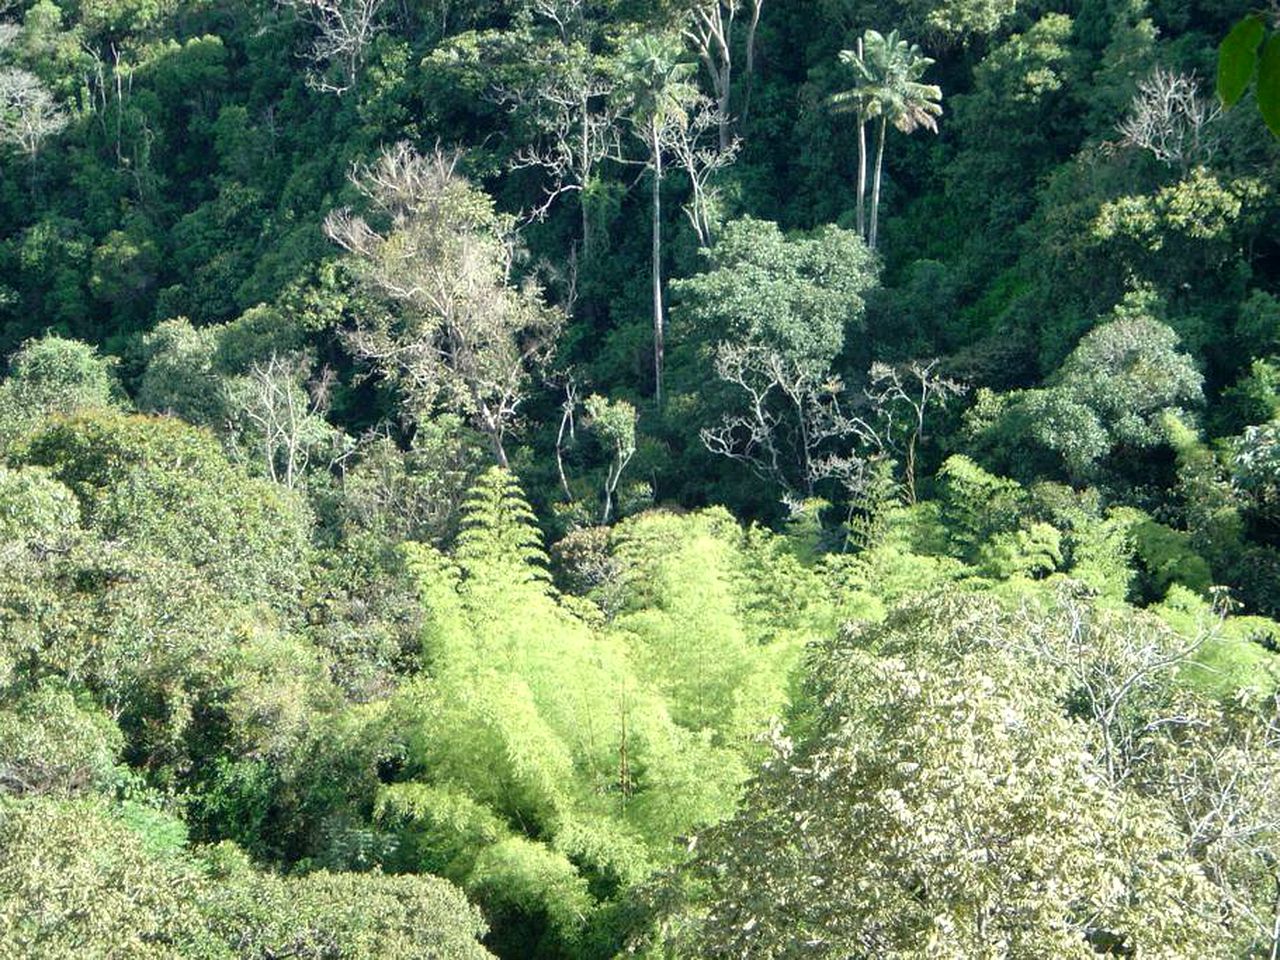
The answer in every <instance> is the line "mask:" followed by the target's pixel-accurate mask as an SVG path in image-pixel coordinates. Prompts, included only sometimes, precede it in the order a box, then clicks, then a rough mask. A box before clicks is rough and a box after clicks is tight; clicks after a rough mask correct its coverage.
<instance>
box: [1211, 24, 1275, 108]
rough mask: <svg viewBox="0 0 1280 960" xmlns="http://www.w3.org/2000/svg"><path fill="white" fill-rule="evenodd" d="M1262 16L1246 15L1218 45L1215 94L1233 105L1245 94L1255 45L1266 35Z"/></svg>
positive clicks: (1255, 62) (1254, 60)
mask: <svg viewBox="0 0 1280 960" xmlns="http://www.w3.org/2000/svg"><path fill="white" fill-rule="evenodd" d="M1266 32H1267V30H1266V27H1265V26H1264V25H1263V22H1262V18H1261V17H1257V16H1253V17H1245V18H1244V19H1243V20H1241V21H1240V22H1239V23H1237V24H1236V25H1235V26H1234V27H1233V28H1232V29H1231V32H1230V33H1228V34H1227V36H1226V39H1225V40H1223V41H1222V43H1221V44H1220V45H1219V47H1218V96H1219V97H1220V98H1221V99H1222V102H1223V103H1224V104H1225V105H1226V106H1228V107H1233V106H1235V105H1236V103H1237V102H1238V101H1239V99H1240V98H1241V97H1242V96H1244V92H1245V90H1246V89H1247V88H1248V86H1249V81H1250V80H1252V79H1253V72H1254V70H1255V68H1256V67H1257V65H1258V48H1259V47H1260V46H1262V40H1263V38H1264V37H1265V36H1266Z"/></svg>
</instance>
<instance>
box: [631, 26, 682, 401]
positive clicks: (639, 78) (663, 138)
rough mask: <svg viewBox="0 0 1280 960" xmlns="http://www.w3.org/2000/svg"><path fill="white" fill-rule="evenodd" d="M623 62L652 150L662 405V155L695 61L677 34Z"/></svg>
mask: <svg viewBox="0 0 1280 960" xmlns="http://www.w3.org/2000/svg"><path fill="white" fill-rule="evenodd" d="M622 63H623V66H624V69H625V71H626V80H625V82H624V86H625V89H626V94H627V101H628V105H629V117H630V120H631V123H632V126H633V129H634V130H635V133H636V136H637V137H639V138H640V139H641V140H642V141H643V142H644V144H645V147H646V149H647V150H648V151H649V159H648V161H647V165H648V167H649V169H650V171H651V173H652V175H653V176H652V183H653V264H652V270H653V374H654V399H655V400H656V402H657V403H658V405H659V406H661V405H662V364H663V353H664V349H665V348H664V340H665V335H664V329H665V321H664V317H663V309H662V158H663V154H664V153H665V152H666V150H667V148H668V140H669V131H670V130H671V129H672V127H673V126H675V127H681V126H684V125H686V124H687V123H688V121H689V114H688V107H689V105H690V104H691V103H692V102H693V101H694V100H695V99H697V97H698V88H697V86H696V85H695V83H694V81H693V78H694V77H695V75H696V73H697V69H698V68H697V65H696V64H694V63H692V62H690V61H689V60H688V59H686V57H685V53H684V47H683V45H682V44H681V43H680V41H679V40H678V39H677V38H674V37H663V36H656V35H649V34H646V35H644V36H640V37H637V38H635V39H634V40H632V41H631V43H630V44H629V45H628V47H627V49H626V51H625V53H624V56H623V58H622Z"/></svg>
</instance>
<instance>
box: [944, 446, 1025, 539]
mask: <svg viewBox="0 0 1280 960" xmlns="http://www.w3.org/2000/svg"><path fill="white" fill-rule="evenodd" d="M938 477H939V479H940V480H941V481H942V492H943V500H942V503H943V506H942V516H941V518H940V519H941V521H942V523H943V526H944V529H945V530H946V531H947V535H948V537H950V539H951V541H952V543H953V544H954V545H955V548H956V550H957V551H958V552H959V553H960V554H961V555H962V556H965V557H969V558H972V557H974V556H975V555H976V553H977V551H978V549H979V548H980V546H981V545H982V544H983V543H984V542H985V541H987V540H988V539H990V538H991V537H993V536H997V535H1005V534H1011V533H1013V532H1014V531H1015V530H1016V529H1017V527H1018V524H1019V521H1020V519H1021V516H1022V513H1023V510H1024V502H1023V501H1024V498H1025V496H1026V494H1025V493H1024V491H1023V490H1022V489H1021V488H1020V487H1019V486H1018V484H1017V483H1016V482H1014V481H1013V480H1008V479H1006V478H1003V477H997V476H995V475H993V474H990V473H988V472H987V471H986V470H983V469H982V468H981V467H979V466H978V465H977V464H976V463H974V462H973V461H972V460H970V459H969V458H968V457H964V456H954V457H950V458H949V459H948V460H947V462H946V463H944V464H943V465H942V469H941V470H940V471H939V472H938Z"/></svg>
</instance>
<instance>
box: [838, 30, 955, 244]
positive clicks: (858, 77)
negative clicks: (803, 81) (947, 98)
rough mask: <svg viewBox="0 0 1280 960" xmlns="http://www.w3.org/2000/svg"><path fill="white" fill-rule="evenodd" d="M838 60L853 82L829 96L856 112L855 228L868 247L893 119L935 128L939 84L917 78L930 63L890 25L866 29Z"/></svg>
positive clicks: (874, 235) (902, 126)
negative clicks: (870, 129)
mask: <svg viewBox="0 0 1280 960" xmlns="http://www.w3.org/2000/svg"><path fill="white" fill-rule="evenodd" d="M840 62H841V63H843V64H846V65H847V66H849V67H851V68H853V72H854V85H853V87H851V88H850V89H848V90H842V91H840V92H839V93H837V94H835V95H834V96H832V97H831V98H830V100H829V101H828V102H829V104H830V105H831V107H832V109H833V110H834V111H835V112H837V113H850V112H853V113H856V114H857V117H858V230H859V232H860V233H862V234H863V236H864V237H866V239H867V243H868V245H869V246H870V247H871V249H873V250H874V249H875V248H876V243H877V241H878V240H879V228H880V184H881V179H882V174H883V170H884V143H885V138H886V135H887V134H888V129H889V124H890V123H892V124H893V125H894V126H895V127H896V128H897V129H899V130H901V131H902V132H903V133H906V134H911V133H914V132H915V131H916V130H919V129H920V128H921V127H923V128H925V129H926V130H929V131H931V132H933V133H937V132H938V117H939V116H941V115H942V104H941V103H940V102H939V101H940V100H941V99H942V90H941V88H939V87H937V86H935V85H933V84H928V83H921V82H920V78H921V77H922V76H923V75H924V72H925V71H926V70H927V69H929V67H930V66H931V65H932V64H933V60H932V59H930V58H929V57H926V56H924V54H923V53H922V52H921V50H920V48H919V47H918V46H916V45H915V44H914V43H910V44H909V43H907V41H905V40H903V39H901V38H900V37H899V36H898V31H896V30H894V31H892V32H890V34H889V35H888V36H887V37H886V36H884V35H883V34H881V33H879V32H877V31H875V30H868V31H867V32H866V33H865V34H864V35H863V36H862V37H860V38H859V39H858V46H857V48H856V49H855V50H842V51H841V52H840ZM873 119H878V120H879V121H880V122H879V139H878V142H877V144H876V166H875V174H874V185H873V187H872V191H871V226H870V229H869V230H868V229H867V228H866V226H865V218H864V213H863V210H864V205H865V196H866V182H867V141H866V133H865V127H866V123H867V121H868V120H873Z"/></svg>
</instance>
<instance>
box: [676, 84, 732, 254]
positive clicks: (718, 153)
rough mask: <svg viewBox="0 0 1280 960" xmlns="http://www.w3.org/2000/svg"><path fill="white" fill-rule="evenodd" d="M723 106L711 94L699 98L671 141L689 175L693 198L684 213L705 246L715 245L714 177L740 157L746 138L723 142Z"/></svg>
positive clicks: (699, 240) (691, 197) (715, 198)
mask: <svg viewBox="0 0 1280 960" xmlns="http://www.w3.org/2000/svg"><path fill="white" fill-rule="evenodd" d="M720 123H721V113H720V107H719V106H717V105H716V103H715V102H714V101H712V100H710V99H709V98H707V97H699V98H698V99H697V100H696V101H695V102H694V103H693V104H692V105H691V106H690V108H689V119H688V122H687V123H685V124H683V125H677V126H673V127H672V128H671V130H670V131H669V135H668V140H669V143H670V147H671V153H672V155H673V157H674V158H675V161H676V163H677V164H678V165H679V166H680V167H682V168H683V169H684V172H685V175H686V176H688V178H689V188H690V193H689V201H688V202H687V203H686V204H685V205H684V214H685V216H686V217H688V218H689V223H690V224H691V225H692V226H693V229H694V232H695V233H696V234H697V235H698V243H699V244H700V245H701V246H704V247H709V246H711V240H712V236H711V235H712V231H713V230H714V227H715V210H716V206H717V200H718V193H717V190H716V188H715V185H714V184H713V183H712V179H713V178H714V176H715V174H716V173H717V172H718V171H719V170H722V169H723V168H725V167H727V166H729V165H730V164H731V163H733V161H734V160H735V159H736V158H737V154H738V149H739V148H740V147H741V145H742V141H741V140H739V139H738V138H736V137H735V138H733V139H731V140H730V141H729V143H728V145H727V146H726V145H723V144H722V143H721V142H720V141H719V140H718V139H717V138H718V134H717V133H716V131H717V130H718V129H719V128H720Z"/></svg>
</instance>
